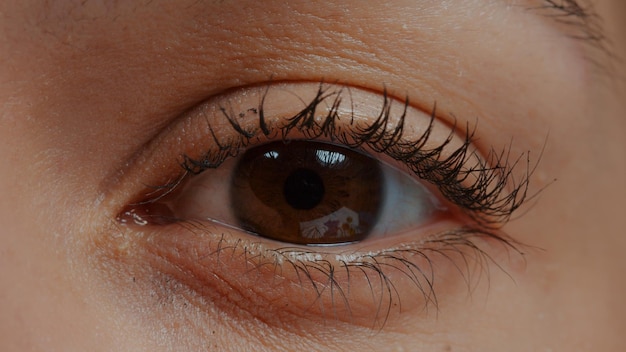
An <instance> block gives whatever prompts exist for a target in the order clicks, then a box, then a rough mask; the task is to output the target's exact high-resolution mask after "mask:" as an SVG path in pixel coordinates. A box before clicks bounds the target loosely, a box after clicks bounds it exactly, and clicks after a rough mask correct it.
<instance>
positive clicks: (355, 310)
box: [118, 83, 530, 328]
mask: <svg viewBox="0 0 626 352" xmlns="http://www.w3.org/2000/svg"><path fill="white" fill-rule="evenodd" d="M474 132H475V129H474V128H470V127H469V126H465V127H461V126H456V125H455V124H454V120H448V123H446V122H444V121H442V118H440V117H439V115H438V113H437V111H436V108H435V107H434V105H433V107H432V108H431V109H430V111H428V112H426V111H425V110H421V109H419V108H416V107H414V106H413V105H411V103H410V101H409V100H408V99H405V100H397V99H394V98H393V97H390V96H388V95H387V94H386V91H385V90H384V89H382V90H381V91H380V92H373V91H367V90H363V89H359V88H356V87H347V86H342V85H339V84H324V83H321V84H315V83H299V84H298V83H269V84H267V85H265V86H255V87H248V88H240V89H235V90H232V91H229V92H226V93H223V94H220V95H218V96H216V97H214V98H212V99H209V100H208V101H206V102H205V103H203V104H201V105H200V106H198V107H197V108H196V109H193V110H191V111H189V112H188V113H187V114H185V115H184V116H183V117H181V118H180V119H179V120H178V121H176V122H175V123H173V124H172V125H171V126H168V127H167V128H166V129H164V131H163V132H162V133H161V134H160V135H159V136H158V137H157V138H155V139H154V140H153V141H151V142H150V143H149V144H148V145H147V147H146V151H145V152H144V153H143V154H141V155H140V156H138V157H137V160H138V162H137V164H139V166H137V167H135V169H138V170H141V171H140V172H137V173H136V174H137V175H141V177H139V179H140V180H141V182H140V183H136V182H135V183H133V184H134V187H135V189H138V191H137V192H135V193H134V194H133V195H132V200H131V201H127V202H126V203H127V204H125V206H124V207H123V209H122V210H121V211H120V213H119V216H118V221H119V222H120V223H122V224H124V225H126V227H127V228H128V229H129V231H131V232H132V231H138V232H140V233H142V234H143V235H144V236H145V237H143V238H144V240H145V247H146V248H147V252H149V253H151V255H154V256H155V257H156V258H158V260H153V261H154V262H156V263H158V266H159V267H160V268H161V269H160V270H162V271H163V272H164V273H165V274H166V275H171V276H172V277H174V278H175V279H176V280H178V281H180V282H182V283H183V284H184V285H185V286H187V287H189V288H190V289H191V290H193V291H194V292H200V294H199V295H200V296H202V297H203V299H205V300H209V301H219V302H218V305H220V307H222V309H230V308H229V307H231V308H232V307H233V306H236V307H238V308H240V309H244V310H246V311H249V312H252V314H253V315H255V317H257V318H259V319H264V320H268V319H269V320H271V319H274V318H276V319H278V320H279V322H281V323H284V322H285V321H291V320H293V319H294V317H296V318H298V319H305V320H306V321H312V322H315V321H319V320H323V321H329V320H334V321H340V322H344V323H345V322H350V323H353V324H358V325H363V326H370V327H377V328H381V327H383V326H384V325H385V324H387V323H389V321H390V319H391V317H396V316H397V314H399V313H400V312H401V311H406V310H409V311H410V310H414V309H418V308H421V309H424V308H427V307H428V306H430V305H435V306H437V305H438V304H439V302H440V295H439V293H440V292H441V291H443V292H444V293H446V294H448V295H451V294H453V293H454V292H455V291H456V290H458V289H459V287H463V286H466V285H468V283H470V282H471V278H470V277H471V276H472V275H475V274H476V273H475V271H476V270H477V268H478V271H480V270H482V269H481V268H482V267H485V266H487V265H488V263H487V262H488V261H490V260H491V259H490V258H491V256H492V253H491V252H493V251H507V250H513V251H517V247H515V245H514V241H513V240H512V239H511V238H510V237H509V236H507V235H506V234H505V233H504V232H503V231H502V230H501V227H502V226H503V225H504V224H505V223H506V222H507V221H508V219H509V217H510V216H511V214H512V213H513V212H514V211H515V210H516V209H517V208H518V207H519V206H520V205H521V204H522V203H523V201H524V199H525V198H526V190H527V187H528V181H527V180H528V177H529V174H530V171H529V169H528V168H527V167H523V166H524V164H523V163H519V160H520V159H518V158H516V159H512V160H511V159H510V158H511V157H510V155H508V153H507V150H506V149H505V150H504V151H502V152H499V153H495V152H493V151H488V152H487V153H482V152H481V151H480V150H478V149H477V148H476V147H475V146H474V140H473V134H474ZM517 166H522V167H521V169H522V170H521V174H520V171H519V170H518V169H520V168H519V167H517ZM526 166H528V165H526ZM131 175H133V176H134V174H133V173H131ZM520 175H521V176H520ZM139 185H143V186H139ZM485 270H486V269H485ZM233 290H234V291H236V292H239V293H240V294H239V295H240V297H239V298H238V299H236V300H235V299H232V298H230V297H229V294H228V292H232V291H233ZM418 297H419V299H417V298H418ZM400 307H402V309H400ZM392 320H393V319H392Z"/></svg>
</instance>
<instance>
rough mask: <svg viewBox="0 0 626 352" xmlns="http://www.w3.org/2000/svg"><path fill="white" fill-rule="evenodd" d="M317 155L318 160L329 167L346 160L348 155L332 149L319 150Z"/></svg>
mask: <svg viewBox="0 0 626 352" xmlns="http://www.w3.org/2000/svg"><path fill="white" fill-rule="evenodd" d="M316 155H317V160H318V161H319V162H320V163H321V164H324V165H326V166H327V167H332V166H335V165H338V164H341V163H343V162H344V161H345V160H346V156H345V155H343V154H341V153H338V152H331V151H328V150H323V149H320V150H318V151H317V153H316Z"/></svg>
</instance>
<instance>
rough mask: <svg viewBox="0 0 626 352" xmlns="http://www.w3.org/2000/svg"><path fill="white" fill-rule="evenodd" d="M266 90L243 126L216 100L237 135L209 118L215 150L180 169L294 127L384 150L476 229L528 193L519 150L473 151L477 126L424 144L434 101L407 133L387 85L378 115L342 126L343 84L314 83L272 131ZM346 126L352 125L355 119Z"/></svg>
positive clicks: (504, 215) (210, 163) (212, 163)
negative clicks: (226, 134) (226, 136)
mask: <svg viewBox="0 0 626 352" xmlns="http://www.w3.org/2000/svg"><path fill="white" fill-rule="evenodd" d="M268 91H269V88H268ZM268 91H266V92H265V94H264V95H263V96H262V98H261V101H260V102H259V105H258V106H257V107H252V108H249V109H248V110H247V112H249V113H252V114H255V115H258V125H257V126H253V127H248V128H246V127H243V126H241V125H240V124H239V122H238V117H242V114H243V113H236V112H235V111H232V110H229V108H228V107H226V106H219V110H220V113H221V114H222V116H223V117H224V119H225V120H226V121H228V123H229V125H230V126H231V128H232V130H233V131H234V132H236V133H237V138H234V139H230V140H228V141H226V142H224V141H222V140H220V138H219V137H218V136H217V135H216V134H215V131H214V130H213V128H212V127H211V125H210V124H209V126H208V128H209V131H210V132H211V138H212V139H213V141H214V144H215V145H216V146H217V148H214V149H212V150H211V151H209V152H207V153H205V154H204V155H202V156H201V157H200V158H194V157H191V156H189V155H184V156H183V161H182V163H181V166H182V167H183V168H184V170H185V171H186V172H188V173H190V174H199V173H201V172H203V171H205V170H207V169H214V168H217V167H219V166H220V165H221V163H222V162H224V160H226V159H227V158H229V157H234V156H236V155H238V154H239V153H240V152H241V150H244V149H245V148H246V147H247V146H249V145H251V144H254V142H253V140H254V139H258V138H259V135H263V136H264V137H266V138H268V139H269V140H274V139H276V138H277V136H278V137H279V138H281V139H282V140H287V139H288V138H289V136H290V135H291V132H293V131H297V133H298V134H300V135H302V136H303V137H304V138H305V139H307V140H315V139H319V138H325V139H327V140H329V141H331V142H336V143H339V144H341V145H344V146H346V147H348V148H352V149H363V148H366V149H367V150H371V151H373V152H376V153H381V154H384V155H387V156H388V157H390V158H391V159H394V160H395V161H397V162H400V163H402V164H403V165H404V166H405V167H406V168H408V169H409V170H410V171H411V172H412V173H413V174H414V175H415V176H417V177H418V178H419V179H421V180H423V181H426V182H428V183H430V184H432V185H434V186H435V187H436V188H437V189H438V190H439V192H441V194H442V196H443V197H445V198H446V199H447V200H448V201H450V202H451V203H452V204H455V205H456V206H458V207H459V208H460V209H461V210H462V211H464V212H465V213H466V214H467V215H469V216H470V217H471V218H472V219H473V220H474V221H476V223H477V224H478V225H480V226H481V227H486V228H498V227H501V226H502V225H504V224H505V223H506V222H507V221H508V220H509V218H510V216H511V214H512V213H513V212H514V211H515V210H516V209H518V208H519V207H520V206H521V205H522V203H523V202H524V200H525V199H526V196H527V191H528V179H529V177H530V175H531V174H532V170H530V169H529V168H527V170H526V173H525V174H524V175H522V176H521V177H520V178H519V180H515V179H514V177H513V170H514V169H515V167H516V166H517V164H518V163H519V161H520V160H521V156H520V157H518V158H517V159H515V160H514V161H513V162H511V161H510V153H509V150H508V149H503V150H502V151H501V152H500V153H496V152H495V151H493V150H491V151H490V152H489V154H488V155H487V156H486V157H484V158H483V157H481V156H480V155H478V154H477V153H476V151H475V150H471V147H472V143H473V136H474V133H475V129H469V126H467V128H466V129H465V131H466V132H465V138H464V139H463V141H462V143H461V144H460V145H459V146H456V147H454V149H452V150H446V149H450V144H451V142H452V141H453V139H454V135H455V133H456V132H457V126H456V125H454V126H453V127H452V128H451V132H450V133H449V135H448V136H447V137H446V138H445V139H444V140H443V141H442V142H440V143H439V144H438V145H435V146H428V144H429V142H430V139H431V133H432V131H433V128H434V123H435V119H436V114H437V109H436V105H434V107H433V109H432V111H431V114H430V120H429V122H428V124H427V125H426V127H425V128H424V130H423V132H422V133H421V135H419V136H418V137H417V138H411V139H405V138H404V129H405V118H406V112H407V109H408V107H409V100H408V98H406V99H405V101H404V105H403V108H402V110H401V112H400V114H399V115H398V116H394V115H393V114H392V104H393V100H392V99H391V98H390V97H389V96H388V95H387V92H386V90H383V95H382V103H381V108H380V111H379V112H378V114H377V118H376V119H375V120H374V121H373V122H371V123H369V124H365V125H363V124H356V126H354V128H350V129H346V128H343V127H340V126H339V124H338V122H339V120H340V116H341V113H340V111H339V109H340V107H341V106H342V104H343V99H344V95H348V96H350V92H349V89H348V88H336V87H334V88H333V87H331V86H326V85H324V84H320V85H319V88H318V90H317V92H316V94H315V96H314V97H313V98H312V99H311V100H310V102H309V103H308V104H306V106H305V107H304V108H303V109H302V110H301V111H299V112H297V113H296V114H295V115H293V116H291V117H288V118H286V119H285V120H286V123H285V124H284V125H283V126H281V127H280V128H277V129H274V128H271V127H270V126H268V123H267V121H266V114H265V101H266V96H267V92H268ZM322 105H325V106H327V107H329V108H328V109H327V112H326V113H325V116H323V117H322V118H320V115H319V110H320V109H319V108H320V106H322ZM392 121H393V122H392ZM350 124H354V121H351V122H350ZM444 150H445V153H444ZM527 162H528V161H527ZM168 187H171V185H168V186H165V188H166V189H168Z"/></svg>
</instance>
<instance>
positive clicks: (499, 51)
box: [0, 0, 626, 351]
mask: <svg viewBox="0 0 626 352" xmlns="http://www.w3.org/2000/svg"><path fill="white" fill-rule="evenodd" d="M538 3H540V1H508V2H507V1H491V0H485V1H481V0H473V1H461V0H458V1H452V0H451V1H435V2H432V1H415V0H410V1H409V0H407V1H402V0H398V1H393V2H385V3H382V4H375V3H374V2H371V3H368V4H367V6H363V3H362V2H357V1H342V2H323V3H315V2H308V1H292V2H289V3H288V4H285V3H283V2H278V1H276V2H274V1H267V2H257V1H249V2H242V1H214V2H203V1H170V2H167V1H146V2H140V1H125V2H116V1H86V2H84V1H81V2H79V1H53V2H44V1H4V2H3V3H2V4H0V140H1V141H2V144H0V160H3V161H4V163H5V164H4V166H3V167H0V194H2V197H1V199H0V224H1V226H0V311H2V312H3V314H2V317H0V341H3V342H2V344H3V345H4V346H5V347H6V348H7V350H118V349H119V347H117V346H125V348H127V349H128V350H159V349H165V350H167V349H169V350H180V349H185V348H188V349H192V350H193V349H202V348H204V349H206V348H214V347H215V346H222V347H223V346H229V347H230V346H232V348H233V349H236V348H245V347H246V344H252V343H258V344H265V347H268V348H269V347H277V348H281V347H282V348H284V349H287V350H288V349H294V348H295V349H297V348H298V346H303V345H305V346H306V347H307V348H318V349H329V348H330V349H346V350H350V349H352V350H354V349H357V348H359V349H364V350H366V349H367V348H371V349H382V348H389V346H396V348H398V349H400V348H404V349H405V350H410V349H411V348H415V346H420V347H422V348H424V349H426V350H433V349H434V348H443V347H445V346H447V347H450V346H452V348H453V350H454V349H457V348H458V349H461V350H463V349H470V350H542V349H546V350H563V351H569V350H578V349H582V350H615V349H618V348H619V347H621V343H622V340H623V337H622V332H621V331H620V330H621V327H623V326H625V325H626V305H625V304H624V303H623V296H624V293H625V292H626V283H625V280H624V279H623V278H624V274H625V273H626V260H625V259H624V256H623V253H622V252H623V250H624V249H625V248H626V238H625V237H624V236H623V232H624V231H623V228H622V224H621V223H622V221H621V218H622V217H623V214H622V213H623V211H622V209H623V203H622V202H623V199H624V197H625V196H626V194H625V193H626V192H625V189H624V186H623V180H624V176H625V175H626V160H625V159H626V158H625V156H624V153H625V152H624V151H625V150H626V138H625V135H624V133H625V132H626V119H625V118H624V116H625V114H626V94H625V91H626V90H625V89H624V79H623V77H625V76H626V69H625V65H624V62H623V61H621V60H619V59H617V58H619V57H622V58H623V57H626V35H624V33H626V3H625V2H623V1H619V0H613V1H611V0H596V1H590V3H592V4H593V9H595V12H596V13H597V15H598V16H599V17H600V18H601V19H602V23H603V27H604V31H605V33H606V37H607V39H608V40H607V41H606V42H605V43H603V45H604V47H605V48H607V49H606V50H598V49H597V48H596V47H594V45H593V43H589V42H585V41H581V40H574V39H571V38H570V37H572V36H577V35H578V34H580V33H581V32H580V31H579V30H578V29H577V28H576V27H575V26H574V27H572V26H568V25H563V24H562V23H558V22H557V21H554V18H550V17H549V16H547V15H543V14H541V13H535V12H533V11H528V10H527V8H528V6H526V5H528V4H530V5H533V4H538ZM578 28H580V27H578ZM320 80H330V81H338V82H341V83H345V84H349V85H352V86H356V87H361V88H365V89H371V90H373V91H381V90H382V89H383V85H384V87H385V88H386V89H387V90H388V91H389V93H390V94H391V95H393V96H394V97H399V98H401V99H402V98H403V97H404V96H405V95H409V96H410V97H411V103H412V104H413V105H414V106H415V107H417V108H420V109H423V110H425V111H427V110H428V109H429V108H430V107H432V105H433V103H434V102H436V103H437V106H438V109H439V110H440V111H441V119H442V120H444V121H446V122H449V123H451V122H452V121H453V120H454V119H455V118H456V119H457V120H458V121H459V122H461V123H463V124H464V123H465V122H470V123H472V122H476V121H477V120H478V126H479V128H478V137H479V138H478V140H477V145H478V147H479V148H482V149H487V150H488V149H489V148H491V147H494V148H495V149H499V148H502V146H506V145H509V143H510V142H511V140H513V141H515V143H514V144H513V148H514V152H515V153H517V154H519V153H523V152H525V151H527V150H531V151H532V152H533V155H537V154H538V153H540V152H541V150H542V149H543V148H544V146H545V150H544V153H543V156H542V159H541V163H540V167H539V168H538V169H537V172H536V173H535V174H534V176H533V182H534V187H536V188H537V189H539V188H541V187H542V186H545V185H548V184H549V185H550V186H549V187H548V188H546V189H545V190H544V191H543V192H542V193H541V196H540V197H539V198H538V199H536V200H535V202H536V203H535V204H534V205H533V206H532V207H531V209H530V210H529V211H528V212H527V213H526V214H524V216H523V217H521V218H520V219H519V220H517V221H514V222H512V223H510V224H508V225H507V228H506V230H507V232H509V233H510V234H511V235H512V236H513V237H514V238H516V239H518V240H519V241H521V242H523V243H527V244H529V246H530V247H532V250H529V253H528V254H527V257H526V258H525V259H526V264H525V265H523V268H513V269H509V268H507V269H509V270H510V272H512V273H513V279H514V280H511V279H510V278H508V276H507V275H505V274H503V273H501V272H498V271H497V270H494V273H493V276H491V277H490V280H489V283H488V284H486V285H485V286H489V287H486V288H485V287H483V290H482V291H481V290H478V291H477V293H475V294H474V296H472V297H471V298H470V299H467V297H466V296H464V297H462V298H459V299H458V302H456V301H455V302H454V303H453V304H451V306H450V307H449V308H448V310H443V311H442V312H440V313H439V316H438V317H437V319H435V318H434V317H432V316H430V317H429V319H430V320H423V317H420V318H415V317H407V318H406V321H404V323H405V324H404V325H405V328H404V330H402V329H396V330H395V331H393V333H387V332H386V331H384V330H383V331H381V332H380V333H379V334H377V335H375V336H374V337H373V338H372V337H371V335H368V334H367V332H363V331H360V330H359V331H356V330H355V331H352V330H349V329H346V330H345V331H339V332H332V331H331V332H328V336H325V338H319V337H315V336H314V337H311V336H302V337H301V339H297V338H294V337H293V336H288V337H285V338H284V339H279V341H278V342H276V341H274V340H272V339H270V338H267V339H266V340H264V339H263V333H261V332H259V330H260V328H259V326H258V325H255V323H254V322H246V324H243V323H240V322H239V321H238V320H237V318H236V317H231V316H227V317H223V316H217V313H216V312H215V311H213V312H200V313H198V312H196V313H197V314H195V315H193V316H192V317H190V316H191V315H190V316H187V315H184V316H174V317H171V316H167V315H166V314H165V313H164V312H166V310H165V309H163V310H159V309H157V308H155V307H160V306H159V305H157V304H156V303H155V302H154V301H153V300H151V298H150V294H149V292H148V290H145V292H144V291H142V292H141V294H138V293H137V292H134V294H135V295H131V294H130V293H129V292H130V291H126V290H125V289H124V288H122V287H121V285H118V282H119V280H120V278H119V276H120V275H121V274H120V272H121V270H118V268H116V270H113V269H111V270H108V269H107V267H106V265H107V263H104V264H103V263H100V262H98V259H97V258H93V257H91V256H90V255H89V254H90V253H89V252H86V251H85V248H88V247H89V246H88V244H90V243H93V242H94V241H93V240H94V238H93V237H96V236H98V233H99V232H98V231H97V230H99V229H94V228H93V227H94V226H103V225H102V224H101V223H99V222H97V221H96V220H94V219H98V218H99V217H98V211H99V208H98V207H97V206H94V204H99V203H98V202H100V201H102V194H103V185H105V184H107V182H106V181H107V180H109V179H111V175H113V174H115V173H116V172H118V171H119V170H120V169H122V168H123V167H124V165H125V164H126V162H127V161H128V160H130V159H131V158H132V156H133V155H135V154H136V153H137V151H138V150H140V149H141V148H142V146H143V145H145V144H146V143H147V142H148V141H150V140H151V139H152V138H153V137H154V136H155V135H156V134H157V133H158V132H159V131H161V130H162V129H163V128H165V126H168V124H170V123H171V122H172V120H174V119H175V118H176V117H177V116H179V115H180V114H182V113H183V112H184V111H187V110H188V109H189V108H192V107H193V106H196V105H197V104H199V103H201V102H202V101H204V100H205V99H207V98H208V97H211V96H215V95H218V94H221V93H223V92H225V91H228V90H229V89H232V88H236V87H241V86H247V85H254V84H259V83H264V82H269V81H320ZM546 141H547V142H546ZM553 179H557V181H556V182H554V183H551V181H552V180H553ZM104 210H106V209H103V211H104ZM535 249H536V250H535ZM133 265H135V266H137V267H140V266H141V263H134V264H133ZM94 268H97V269H94ZM103 268H104V269H103ZM107 270H108V271H107ZM128 270H129V272H130V269H128ZM126 274H127V273H126ZM483 291H485V292H483ZM129 301H132V302H135V301H136V302H139V303H137V304H136V305H134V306H132V309H131V308H129V306H124V304H121V303H120V302H129ZM166 303H167V302H166ZM166 303H163V302H158V304H161V305H163V304H166ZM203 314H205V315H203ZM185 319H188V320H185ZM194 319H195V320H194ZM192 320H193V322H194V323H195V325H194V324H192V323H190V322H189V321H192ZM233 321H235V323H233ZM186 323H188V324H189V325H190V326H187V325H185V324H186ZM209 323H210V324H213V326H215V327H216V330H217V331H218V333H217V334H216V335H211V337H210V338H208V337H207V336H206V335H203V334H204V333H206V332H205V331H202V332H201V331H200V329H196V328H195V327H194V326H196V325H202V324H209ZM160 324H162V325H160ZM238 324H239V325H238ZM172 331H174V332H175V333H172ZM250 331H253V332H254V334H252V333H250ZM495 332H497V334H496V333H495ZM268 334H270V333H269V332H268ZM303 335H306V334H305V333H304V332H303ZM251 336H252V337H251ZM259 336H260V337H259ZM279 336H282V335H279ZM290 337H291V338H292V339H291V340H290ZM207 341H208V342H207ZM366 342H367V343H366ZM274 343H275V344H274ZM207 344H210V345H207ZM294 346H295V347H294ZM248 347H250V346H249V345H248Z"/></svg>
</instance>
